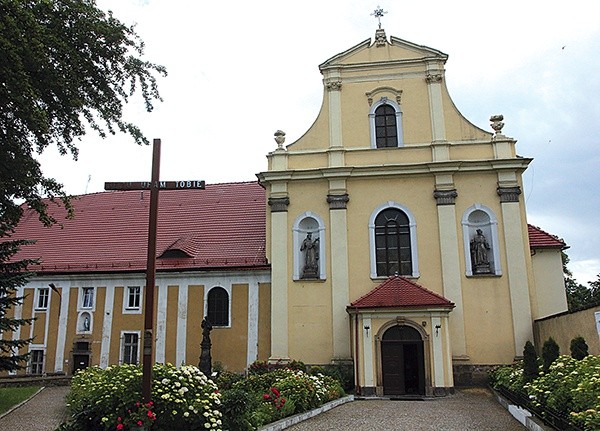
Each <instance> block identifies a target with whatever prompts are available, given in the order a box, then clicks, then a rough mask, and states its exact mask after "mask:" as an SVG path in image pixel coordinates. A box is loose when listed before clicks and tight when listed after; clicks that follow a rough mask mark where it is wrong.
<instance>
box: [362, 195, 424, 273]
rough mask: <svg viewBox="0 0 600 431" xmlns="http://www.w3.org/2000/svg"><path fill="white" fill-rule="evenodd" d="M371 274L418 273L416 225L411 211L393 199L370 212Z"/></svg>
mask: <svg viewBox="0 0 600 431" xmlns="http://www.w3.org/2000/svg"><path fill="white" fill-rule="evenodd" d="M369 227H370V230H371V277H389V276H392V275H396V274H398V275H403V276H409V277H418V276H419V270H418V264H417V249H416V225H415V223H414V220H413V218H412V215H411V214H410V212H409V211H408V210H407V209H405V208H403V207H401V206H400V205H398V204H395V203H393V202H388V203H387V204H386V205H385V206H382V207H381V208H380V209H378V210H376V211H375V212H374V213H373V215H372V216H371V223H370V226H369Z"/></svg>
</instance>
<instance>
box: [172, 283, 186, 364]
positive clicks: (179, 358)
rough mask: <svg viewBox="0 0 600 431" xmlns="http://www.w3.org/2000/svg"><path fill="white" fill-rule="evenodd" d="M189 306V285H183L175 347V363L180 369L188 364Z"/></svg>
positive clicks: (180, 290) (179, 300)
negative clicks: (186, 355)
mask: <svg viewBox="0 0 600 431" xmlns="http://www.w3.org/2000/svg"><path fill="white" fill-rule="evenodd" d="M187 306H188V285H187V284H181V285H179V294H178V297H177V344H176V347H175V361H176V365H177V366H178V367H180V366H181V365H185V364H186V357H185V354H186V342H187Z"/></svg>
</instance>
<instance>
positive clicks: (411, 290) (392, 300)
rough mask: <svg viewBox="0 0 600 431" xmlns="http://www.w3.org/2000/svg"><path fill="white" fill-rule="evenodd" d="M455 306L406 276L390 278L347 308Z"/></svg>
mask: <svg viewBox="0 0 600 431" xmlns="http://www.w3.org/2000/svg"><path fill="white" fill-rule="evenodd" d="M425 307H443V308H454V303H452V302H450V301H448V300H447V299H446V298H444V297H443V296H441V295H438V294H437V293H435V292H432V291H431V290H428V289H426V288H424V287H423V286H420V285H419V284H417V283H415V282H413V281H411V280H408V279H406V278H404V277H400V276H394V277H390V278H388V279H387V280H386V281H384V282H383V283H381V284H380V285H379V286H377V287H376V288H375V289H373V290H372V291H370V292H369V293H367V294H366V295H364V296H363V297H361V298H359V299H358V300H356V301H354V302H353V303H351V304H350V305H349V306H348V307H347V308H348V309H349V310H350V309H356V308H425Z"/></svg>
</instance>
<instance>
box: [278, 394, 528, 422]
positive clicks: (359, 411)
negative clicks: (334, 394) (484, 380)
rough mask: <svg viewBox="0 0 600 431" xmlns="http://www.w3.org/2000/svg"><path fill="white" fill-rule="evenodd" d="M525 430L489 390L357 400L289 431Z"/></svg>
mask: <svg viewBox="0 0 600 431" xmlns="http://www.w3.org/2000/svg"><path fill="white" fill-rule="evenodd" d="M336 430H344V431H346V430H353V431H362V430H365V431H367V430H368V431H373V430H376V431H401V430H410V431H524V430H526V428H525V427H524V426H523V425H521V423H520V422H518V421H517V420H516V419H514V418H513V417H512V416H511V414H510V413H508V411H506V410H505V409H504V408H503V407H502V406H501V405H500V404H499V403H498V402H497V401H496V399H495V398H494V397H493V395H492V394H491V393H490V392H489V391H488V390H486V389H483V388H481V389H480V388H473V389H461V390H459V391H457V392H456V394H454V395H450V396H447V397H443V398H434V399H431V400H426V401H388V400H367V401H354V402H351V403H347V404H344V405H342V406H339V407H336V408H334V409H332V410H330V411H328V412H325V413H323V414H321V415H318V416H316V417H314V418H311V419H309V420H306V421H304V422H301V423H299V424H296V425H293V426H291V427H290V428H287V431H336Z"/></svg>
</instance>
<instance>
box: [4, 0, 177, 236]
mask: <svg viewBox="0 0 600 431" xmlns="http://www.w3.org/2000/svg"><path fill="white" fill-rule="evenodd" d="M143 53H144V44H143V42H142V40H141V39H140V38H139V37H138V35H137V34H136V33H135V31H134V28H133V27H128V26H126V25H125V24H123V23H121V22H120V21H119V20H118V19H116V18H115V17H114V16H113V15H112V13H111V12H108V13H105V12H103V11H102V10H100V9H98V8H97V7H96V3H95V0H0V145H1V148H2V150H1V151H0V190H1V194H0V223H1V225H0V233H5V232H7V231H9V230H11V229H12V227H14V225H15V224H16V223H17V222H18V220H19V218H20V217H21V214H22V209H21V208H20V207H19V205H16V204H15V200H21V201H22V200H24V201H26V202H27V203H28V204H29V205H30V206H31V207H33V208H34V209H36V210H37V211H38V212H39V213H40V219H41V221H42V222H44V223H46V224H50V223H52V222H53V221H54V220H52V218H51V217H49V216H48V215H47V213H46V211H45V208H46V207H45V203H44V201H43V200H42V198H43V197H45V196H49V197H51V198H54V199H58V198H60V199H63V201H64V202H65V203H67V204H68V199H67V196H66V195H65V193H64V192H63V190H62V186H61V184H59V183H58V182H57V181H56V180H54V179H52V178H46V177H44V175H43V174H42V171H41V169H40V165H39V163H38V162H37V160H35V158H34V155H35V153H38V154H39V153H41V152H42V151H44V149H46V148H47V147H48V146H56V147H57V148H58V150H59V151H60V153H61V154H67V153H70V154H71V155H72V156H73V157H74V158H75V159H76V158H77V146H76V145H75V140H78V139H80V138H81V137H82V136H83V135H84V134H85V133H86V130H89V129H92V130H95V131H96V132H97V133H99V135H100V136H102V137H105V136H107V134H114V133H115V132H116V131H121V132H125V133H128V134H130V135H131V136H132V137H133V139H134V140H135V142H137V143H138V144H140V143H146V144H147V143H148V140H147V138H145V137H144V136H143V134H142V132H141V130H140V129H139V128H138V127H137V126H135V125H134V124H132V123H129V122H127V121H125V120H124V119H123V106H124V104H126V103H127V102H128V101H129V99H130V97H131V96H132V95H133V94H134V93H135V92H136V91H137V90H140V91H141V95H142V97H143V100H144V102H145V106H146V109H147V110H148V111H151V110H152V108H153V105H152V102H153V100H155V99H158V100H160V95H159V92H158V88H157V83H156V76H155V75H156V74H159V75H160V74H162V75H165V74H166V70H165V68H164V67H163V66H160V65H156V64H153V63H150V62H148V61H145V60H143V59H142V56H143Z"/></svg>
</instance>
